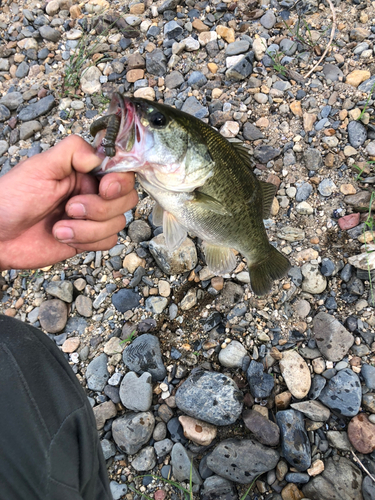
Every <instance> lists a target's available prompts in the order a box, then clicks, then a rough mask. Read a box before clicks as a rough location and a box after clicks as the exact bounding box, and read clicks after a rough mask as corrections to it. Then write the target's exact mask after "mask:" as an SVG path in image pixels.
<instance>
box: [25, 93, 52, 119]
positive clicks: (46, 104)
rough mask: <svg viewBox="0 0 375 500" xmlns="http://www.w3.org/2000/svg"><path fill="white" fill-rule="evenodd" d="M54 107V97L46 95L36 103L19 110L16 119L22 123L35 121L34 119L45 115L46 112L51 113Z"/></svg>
mask: <svg viewBox="0 0 375 500" xmlns="http://www.w3.org/2000/svg"><path fill="white" fill-rule="evenodd" d="M55 105H56V103H55V98H54V96H53V95H48V96H47V97H43V98H42V99H40V100H39V101H38V102H34V103H33V104H30V105H29V106H27V107H26V108H23V109H21V111H20V112H19V114H18V118H19V119H20V120H21V121H23V122H27V121H30V120H35V118H38V117H39V116H42V115H45V114H46V113H48V111H51V109H52V108H53V107H54V106H55Z"/></svg>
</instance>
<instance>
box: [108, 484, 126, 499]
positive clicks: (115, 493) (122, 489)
mask: <svg viewBox="0 0 375 500" xmlns="http://www.w3.org/2000/svg"><path fill="white" fill-rule="evenodd" d="M109 487H110V490H111V494H112V497H113V500H120V498H122V497H123V496H124V495H126V493H127V492H128V487H127V485H126V484H119V483H117V482H116V481H110V483H109Z"/></svg>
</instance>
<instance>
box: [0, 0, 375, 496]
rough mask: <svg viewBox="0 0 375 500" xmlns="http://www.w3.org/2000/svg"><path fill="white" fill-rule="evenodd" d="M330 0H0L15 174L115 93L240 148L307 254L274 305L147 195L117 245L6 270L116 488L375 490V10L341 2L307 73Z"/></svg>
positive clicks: (276, 492) (239, 492) (6, 307)
mask: <svg viewBox="0 0 375 500" xmlns="http://www.w3.org/2000/svg"><path fill="white" fill-rule="evenodd" d="M315 4H316V2H314V1H312V0H310V2H308V1H307V0H302V2H300V3H299V4H298V5H297V8H298V9H299V12H301V9H302V11H304V12H305V13H304V14H303V18H302V21H301V22H300V28H299V30H297V27H296V26H297V19H298V17H297V16H298V15H297V12H296V9H295V8H294V2H293V1H290V0H282V1H281V2H280V3H278V2H277V1H276V0H261V1H260V2H258V1H253V2H251V1H250V2H243V1H241V0H239V1H238V2H234V1H233V2H232V1H228V2H221V1H220V0H207V1H202V2H197V3H195V2H194V0H186V1H179V0H166V1H165V2H162V1H159V2H154V3H153V2H152V0H145V2H144V3H139V1H138V0H135V1H134V2H128V1H127V0H126V1H125V2H112V3H111V4H110V3H108V2H107V1H106V0H90V1H89V2H82V3H80V4H78V3H73V2H72V0H51V1H50V2H49V3H46V4H44V3H39V2H35V1H31V2H28V3H27V4H26V2H23V1H21V0H20V1H19V2H12V1H10V0H8V1H6V2H4V1H3V2H2V9H1V13H0V34H1V38H2V44H1V45H0V89H1V95H2V97H1V99H0V152H1V159H0V176H1V175H3V174H5V173H6V172H7V171H9V169H11V168H12V167H13V166H14V165H15V164H17V163H18V162H19V161H20V160H22V159H24V158H27V157H30V156H32V155H34V154H37V153H39V152H41V151H44V150H46V149H48V148H49V147H50V146H52V145H53V144H55V142H57V141H59V140H60V139H61V138H63V137H65V136H66V135H68V134H71V133H78V134H80V135H82V136H83V137H84V138H86V139H87V140H89V141H91V138H90V136H89V132H88V130H89V125H90V123H92V121H93V119H95V117H99V116H101V114H102V113H103V112H104V111H105V109H106V107H107V104H108V102H109V97H110V95H111V92H112V91H114V90H117V91H120V92H124V93H126V94H128V95H135V96H139V97H146V98H149V99H155V100H159V101H160V102H164V103H166V104H170V105H174V106H176V107H177V108H179V109H182V110H184V111H187V112H188V113H191V114H194V115H195V116H197V117H199V118H201V119H203V120H204V121H206V122H207V123H210V124H211V125H212V126H214V127H216V128H217V129H218V130H220V132H221V133H222V134H223V135H224V136H226V137H228V138H234V137H237V138H238V139H240V140H242V141H244V143H245V145H246V147H248V149H249V153H250V154H251V155H252V157H253V158H254V171H255V173H256V175H257V176H259V178H260V179H262V180H267V181H268V182H272V183H274V184H276V185H277V187H278V191H277V196H276V198H275V200H274V203H273V206H272V217H271V218H270V219H269V220H267V221H265V222H266V227H267V229H268V234H269V237H270V240H271V241H272V243H273V244H274V245H275V246H277V248H278V249H280V251H281V252H283V253H284V254H286V255H287V256H288V257H289V259H290V260H291V262H292V266H293V267H292V268H291V270H290V272H289V275H288V276H287V277H286V278H285V279H284V280H283V281H280V282H278V283H275V286H274V288H273V292H272V293H271V294H269V295H268V296H266V297H263V298H262V299H258V298H256V297H254V295H253V294H252V292H251V289H250V287H249V275H248V272H247V267H246V264H245V262H244V261H243V260H242V258H241V255H237V264H238V265H237V268H236V269H235V270H234V271H233V273H231V274H228V275H225V276H223V277H220V276H214V275H212V274H211V273H210V271H209V270H208V268H207V267H206V265H205V262H204V258H203V254H202V250H201V242H200V241H196V240H193V239H190V238H188V239H187V240H186V241H185V242H184V243H183V245H182V247H181V248H180V249H179V250H178V251H176V252H175V253H173V254H170V253H169V252H168V250H167V249H166V247H165V242H164V238H163V236H162V234H161V232H162V230H161V228H160V227H159V228H158V227H155V226H153V224H152V220H151V217H150V214H151V211H152V207H153V201H152V200H151V199H150V198H149V197H148V196H147V195H146V194H145V193H143V192H142V191H141V190H140V189H139V194H140V203H139V205H138V206H137V208H136V209H135V210H134V211H132V212H128V213H127V214H126V219H127V224H126V227H125V228H124V230H123V231H121V233H120V234H119V239H118V244H117V245H116V246H115V247H114V248H112V249H111V250H110V251H107V252H96V253H95V252H90V253H86V254H81V255H78V256H76V257H75V258H72V259H70V260H68V261H66V262H63V263H61V264H57V265H55V266H52V267H48V268H45V269H40V270H38V271H20V270H11V271H6V272H3V273H2V274H1V275H0V312H2V313H4V314H6V315H9V316H13V317H16V318H19V319H21V320H22V321H26V322H29V323H31V324H33V325H35V326H37V327H40V328H42V329H43V330H44V331H45V332H46V334H48V335H49V336H50V338H51V339H53V340H54V341H55V342H56V344H57V345H58V346H60V348H61V349H62V351H63V352H64V353H65V356H66V359H67V360H68V361H69V363H70V365H71V366H72V369H73V370H74V372H75V373H76V375H77V377H78V379H79V380H80V382H81V384H82V386H83V387H84V388H85V390H86V391H87V395H88V397H89V399H90V402H91V403H92V405H93V407H94V412H95V416H96V419H97V426H98V431H99V434H100V438H101V441H102V445H103V450H104V454H105V457H106V460H107V464H108V471H109V475H110V479H111V488H112V492H113V497H114V499H116V500H118V499H127V500H131V499H134V500H137V499H140V498H142V496H141V493H140V492H142V493H145V495H148V497H143V498H153V499H155V500H163V499H167V500H169V499H173V500H177V499H179V498H182V494H181V491H179V490H178V489H176V488H175V487H173V486H172V485H169V484H167V483H166V482H164V481H162V480H161V479H160V478H166V479H167V478H173V479H174V480H175V481H176V482H177V483H178V484H180V485H182V486H185V487H187V488H188V487H189V486H188V483H189V477H190V473H192V481H193V494H192V498H194V499H195V498H196V499H204V500H214V499H215V500H224V499H225V500H236V499H239V498H241V499H242V497H243V495H244V494H245V492H246V490H247V489H248V486H249V484H250V483H251V482H252V481H254V480H255V483H254V486H253V489H252V491H251V492H250V493H249V494H248V496H247V497H246V498H247V499H255V498H257V499H268V500H281V499H282V500H296V499H297V500H299V499H302V498H305V499H309V500H333V499H337V500H361V499H363V500H370V499H374V498H375V481H374V480H372V478H371V475H372V477H374V476H375V453H374V450H375V437H374V436H375V367H374V364H375V363H374V362H375V356H374V352H375V342H374V338H375V329H374V327H375V314H374V310H373V306H374V303H375V299H374V296H373V295H372V287H371V280H374V278H375V259H374V258H373V256H374V255H375V254H374V253H371V251H372V250H373V249H375V247H373V246H372V245H371V243H370V242H371V240H372V234H371V232H366V231H367V230H368V229H369V226H370V225H371V221H372V219H371V217H370V216H369V211H370V212H371V208H369V206H370V207H371V204H372V197H371V194H372V191H373V188H372V186H373V183H374V181H375V175H374V172H373V167H372V164H371V162H372V161H373V160H375V123H373V122H372V120H373V112H374V108H373V104H374V101H373V99H372V96H371V91H372V90H373V85H374V83H375V62H374V53H375V46H374V39H375V2H369V1H362V2H360V1H358V0H356V1H354V2H349V1H342V2H341V3H339V2H337V1H336V2H335V5H336V30H335V32H334V41H333V43H332V44H331V46H330V47H329V50H328V53H327V54H326V55H325V57H324V59H323V61H321V62H319V64H318V66H317V67H316V68H315V69H314V70H313V72H312V74H311V75H308V73H309V72H310V70H311V69H312V68H313V67H314V66H315V65H316V63H317V62H318V61H319V59H320V57H321V55H322V54H323V52H324V50H325V49H326V47H327V45H328V40H329V37H330V34H331V29H332V22H331V12H330V9H329V8H328V7H326V6H324V5H323V4H320V5H319V7H318V6H317V5H315ZM103 9H104V11H103ZM289 9H290V10H289ZM314 11H315V12H314ZM77 54H78V57H77ZM74 55H76V57H75V58H74ZM306 75H308V76H307V77H306ZM372 75H374V76H372ZM365 241H366V246H364V245H363V244H364V242H365ZM191 459H193V466H192V469H191ZM363 466H364V467H365V469H364V467H363ZM144 474H154V475H156V476H157V478H152V477H150V476H148V477H139V476H142V475H144ZM132 489H136V490H138V492H139V493H135V492H134V491H132Z"/></svg>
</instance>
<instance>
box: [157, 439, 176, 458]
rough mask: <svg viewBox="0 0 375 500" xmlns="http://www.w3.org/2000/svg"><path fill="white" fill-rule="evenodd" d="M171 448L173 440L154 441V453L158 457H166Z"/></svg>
mask: <svg viewBox="0 0 375 500" xmlns="http://www.w3.org/2000/svg"><path fill="white" fill-rule="evenodd" d="M172 448H173V441H171V440H170V439H163V440H162V441H156V443H154V449H155V453H156V456H157V457H158V458H164V457H166V456H167V455H168V454H169V453H170V452H171V450H172Z"/></svg>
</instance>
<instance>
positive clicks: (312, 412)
mask: <svg viewBox="0 0 375 500" xmlns="http://www.w3.org/2000/svg"><path fill="white" fill-rule="evenodd" d="M290 406H291V407H292V408H293V409H294V410H298V411H300V412H301V413H303V414H304V415H306V417H307V418H309V419H310V420H313V421H314V422H325V421H326V420H328V419H329V417H330V415H331V412H330V411H329V409H328V408H326V407H325V406H324V405H322V404H321V403H319V401H302V402H301V403H293V404H291V405H290Z"/></svg>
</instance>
